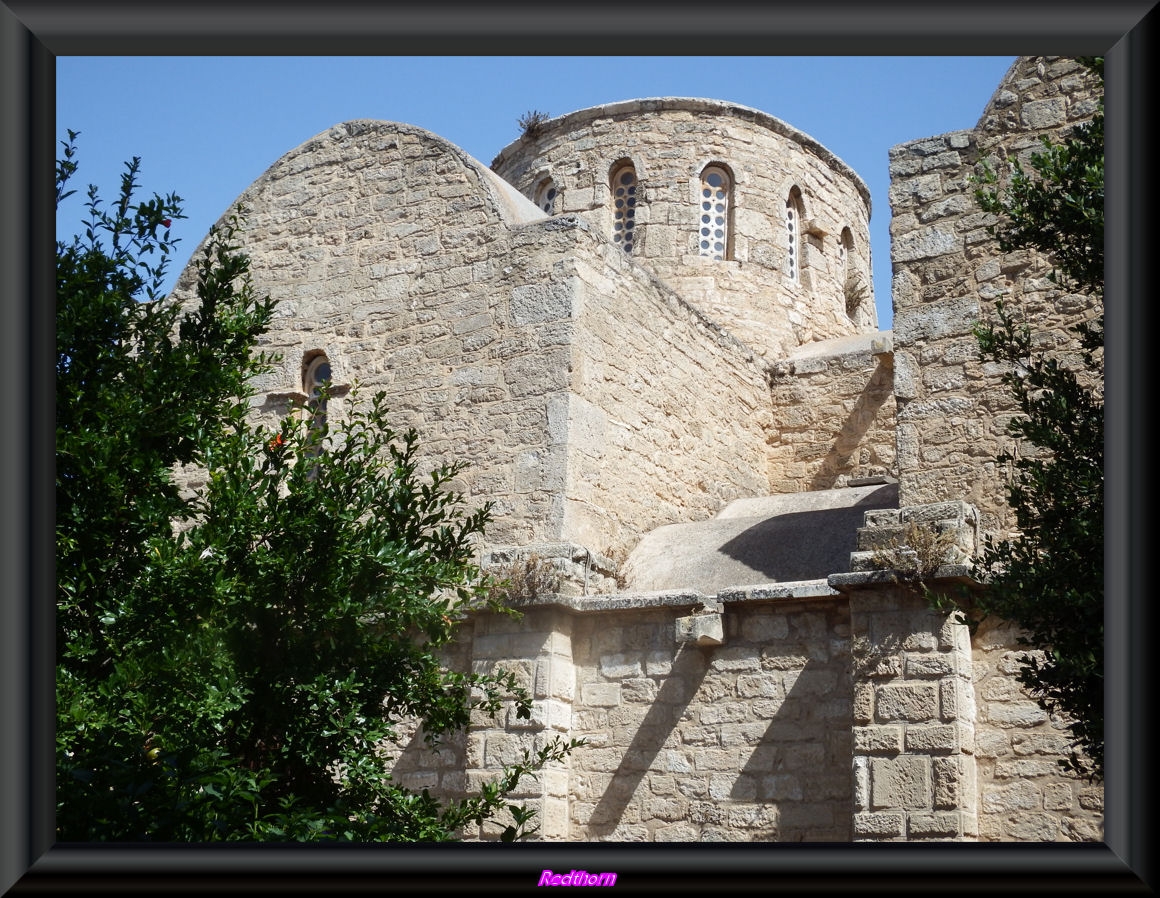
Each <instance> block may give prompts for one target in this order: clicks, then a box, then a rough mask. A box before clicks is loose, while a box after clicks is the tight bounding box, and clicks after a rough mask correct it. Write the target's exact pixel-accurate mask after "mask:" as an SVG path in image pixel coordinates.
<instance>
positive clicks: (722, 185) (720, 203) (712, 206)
mask: <svg viewBox="0 0 1160 898" xmlns="http://www.w3.org/2000/svg"><path fill="white" fill-rule="evenodd" d="M732 191H733V179H732V178H730V177H729V172H727V171H726V170H725V169H724V168H722V167H721V166H719V165H710V166H707V167H706V168H705V170H704V171H703V172H701V219H700V227H699V230H698V237H697V247H698V249H699V250H700V253H701V255H702V256H707V257H708V258H710V259H717V260H718V261H720V260H721V259H726V258H728V255H729V206H730V199H731V194H732Z"/></svg>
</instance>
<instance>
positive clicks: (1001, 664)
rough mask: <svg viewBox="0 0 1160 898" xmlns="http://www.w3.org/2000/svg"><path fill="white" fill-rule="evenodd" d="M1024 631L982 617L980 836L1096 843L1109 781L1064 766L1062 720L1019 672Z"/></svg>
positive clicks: (977, 662)
mask: <svg viewBox="0 0 1160 898" xmlns="http://www.w3.org/2000/svg"><path fill="white" fill-rule="evenodd" d="M1018 636H1019V633H1018V632H1017V631H1016V630H1015V629H1014V628H1013V627H1011V626H1010V625H1005V624H998V623H995V622H990V621H984V623H983V625H982V626H980V628H979V630H978V632H977V633H976V634H975V636H974V639H973V649H974V673H973V679H974V683H975V694H976V697H977V701H978V718H977V721H976V725H975V756H976V758H977V759H978V785H979V838H980V840H982V841H989V842H1011V841H1016V842H1090V841H1100V840H1102V838H1103V806H1104V797H1103V795H1104V793H1103V788H1102V787H1100V786H1098V785H1093V784H1091V783H1088V782H1087V781H1085V780H1081V779H1077V778H1075V777H1072V776H1067V775H1064V774H1062V773H1061V771H1060V768H1059V760H1060V759H1061V758H1066V757H1067V755H1068V750H1069V749H1068V746H1069V742H1068V738H1067V731H1066V728H1065V727H1064V722H1063V721H1062V720H1061V719H1059V718H1058V717H1055V716H1050V715H1048V714H1047V712H1045V711H1044V710H1043V709H1042V708H1040V707H1039V705H1038V703H1036V702H1035V701H1034V700H1032V699H1031V698H1030V696H1028V695H1027V693H1026V691H1025V690H1024V689H1023V687H1022V686H1020V684H1019V682H1018V680H1017V679H1016V674H1017V673H1018V671H1019V668H1020V666H1021V665H1020V664H1019V658H1020V657H1022V656H1023V655H1025V654H1026V653H1027V650H1026V649H1021V648H1018V647H1017V646H1018V642H1017V639H1018Z"/></svg>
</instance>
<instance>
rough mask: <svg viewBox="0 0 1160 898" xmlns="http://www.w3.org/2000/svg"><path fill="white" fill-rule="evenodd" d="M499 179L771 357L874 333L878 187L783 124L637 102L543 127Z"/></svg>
mask: <svg viewBox="0 0 1160 898" xmlns="http://www.w3.org/2000/svg"><path fill="white" fill-rule="evenodd" d="M491 167H492V170H493V171H495V172H496V174H498V175H499V176H500V177H502V178H504V180H506V181H508V182H509V183H511V184H512V185H514V186H515V187H516V188H517V189H518V190H519V191H520V192H522V193H523V194H524V195H525V196H527V197H528V198H529V199H531V200H533V201H534V202H535V203H536V204H537V205H538V206H540V208H541V209H542V210H543V211H545V212H547V213H548V214H549V215H558V214H574V215H580V216H582V217H584V218H586V219H587V220H588V221H589V224H590V225H591V226H592V227H593V228H595V229H597V230H599V231H600V232H601V233H604V234H606V235H607V237H608V240H609V242H610V243H611V244H612V245H613V246H615V247H617V248H619V249H620V251H622V252H624V253H626V254H628V255H630V256H631V257H632V259H633V261H635V262H637V263H639V264H642V265H645V266H647V267H648V268H649V269H650V270H651V271H652V272H653V273H654V274H655V275H656V276H658V277H659V278H661V279H662V280H663V281H665V283H667V284H668V285H669V286H670V287H671V288H672V289H674V290H675V291H677V292H678V293H679V294H680V295H681V296H683V297H684V298H685V299H686V300H688V301H689V302H691V303H692V304H694V305H695V306H697V307H698V308H699V309H701V310H702V311H703V312H704V313H705V314H707V315H708V316H709V317H710V318H712V319H713V320H715V321H716V322H718V323H719V324H720V325H721V326H722V327H724V328H726V329H727V330H728V331H730V332H731V333H732V334H733V335H734V336H736V337H737V338H738V339H740V340H741V341H742V342H744V343H746V344H748V345H749V346H751V347H752V348H753V349H754V350H756V351H757V352H758V353H760V354H761V355H763V356H766V357H767V358H770V359H774V358H777V357H779V356H781V355H784V354H786V353H788V352H791V351H792V350H793V349H795V348H797V347H798V346H801V345H803V344H805V343H809V342H811V341H816V340H825V339H830V338H833V337H842V336H849V335H851V334H858V333H868V332H874V331H877V329H878V316H877V312H876V310H875V306H874V295H873V279H872V277H871V269H870V236H869V222H870V192H869V190H868V189H867V188H866V185H865V184H864V183H863V182H862V180H861V178H859V177H858V175H857V174H855V173H854V171H853V170H852V169H851V168H850V167H849V166H848V165H846V164H845V163H844V162H842V161H841V160H840V159H838V158H837V157H836V156H835V155H834V154H833V153H831V152H830V151H829V150H827V149H826V148H825V147H823V146H822V145H821V144H819V143H818V142H817V141H815V140H814V139H813V138H811V137H809V136H808V135H806V134H803V133H802V132H801V131H798V130H797V129H795V128H793V127H791V126H789V125H787V124H786V123H785V122H783V121H781V120H780V119H777V118H774V117H773V116H771V115H768V114H766V113H764V112H761V111H759V110H756V109H751V108H749V107H746V106H738V105H736V104H732V103H725V102H721V101H718V100H707V99H688V98H673V97H665V98H658V99H646V100H629V101H626V102H621V103H613V104H609V105H604V106H594V107H592V108H590V109H582V110H579V111H577V112H572V113H569V114H567V115H563V116H559V117H557V118H552V119H547V120H544V121H534V122H533V123H532V124H531V126H530V127H528V128H527V129H526V130H525V133H524V134H523V135H522V136H521V137H520V138H519V139H518V140H516V141H515V142H513V143H512V144H510V145H509V146H507V147H506V148H504V150H503V151H502V152H500V154H499V155H498V156H497V157H496V158H495V160H494V161H493V162H492V165H491Z"/></svg>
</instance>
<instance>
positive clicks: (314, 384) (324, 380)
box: [302, 352, 331, 433]
mask: <svg viewBox="0 0 1160 898" xmlns="http://www.w3.org/2000/svg"><path fill="white" fill-rule="evenodd" d="M303 366H304V371H303V375H302V386H303V388H304V390H303V392H305V393H306V408H307V409H308V410H309V412H310V421H311V427H312V429H313V430H314V431H315V433H318V432H320V431H321V430H322V429H323V428H324V427H325V426H326V397H324V396H323V395H322V387H323V385H329V384H330V382H331V370H330V359H328V358H327V357H326V353H324V352H316V353H314V354H308V355H307V357H306V358H305V359H304V360H303Z"/></svg>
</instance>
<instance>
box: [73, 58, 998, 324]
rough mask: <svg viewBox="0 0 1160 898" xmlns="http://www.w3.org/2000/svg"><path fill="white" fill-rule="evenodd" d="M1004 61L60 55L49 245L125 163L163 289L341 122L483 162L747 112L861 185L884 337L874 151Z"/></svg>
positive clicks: (968, 113) (883, 203) (977, 110)
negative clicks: (571, 130)
mask: <svg viewBox="0 0 1160 898" xmlns="http://www.w3.org/2000/svg"><path fill="white" fill-rule="evenodd" d="M1012 62H1014V57H1011V56H966V57H945V56H944V57H931V56H866V57H857V56H834V57H827V56H802V57H789V56H722V57H716V56H715V57H694V56H676V57H665V56H638V57H633V58H628V57H623V56H587V57H581V56H564V57H548V56H543V57H534V56H479V57H471V56H445V57H423V56H402V57H401V56H374V57H367V56H340V57H323V56H318V57H277V56H258V57H243V56H187V57H145V56H131V57H129V56H61V57H58V59H57V137H58V139H63V138H64V137H65V135H66V129H72V130H73V131H79V132H81V135H80V138H79V139H78V148H79V153H78V160H79V163H80V169H79V170H78V172H77V175H76V178H75V184H74V186H77V187H79V188H82V189H78V191H77V194H76V195H75V196H73V197H72V198H71V199H70V200H69V201H67V202H66V204H65V205H64V206H63V207H62V210H61V215H60V220H59V221H58V225H57V233H58V236H61V237H65V236H68V235H71V234H72V233H73V232H75V231H76V230H77V229H78V222H79V221H80V219H81V217H82V215H83V205H82V203H83V194H84V192H85V191H84V189H83V187H84V186H86V185H88V184H90V183H95V184H96V185H98V187H99V188H100V191H101V195H102V197H103V198H104V199H105V200H106V201H111V200H112V199H114V198H115V196H116V193H117V188H118V185H119V181H120V174H121V172H122V170H123V163H124V162H125V161H126V160H127V159H130V158H131V157H133V156H140V157H141V160H142V162H141V175H140V181H141V185H142V194H141V198H142V199H146V198H148V197H149V196H151V195H152V194H153V193H161V194H167V193H171V192H172V193H177V194H178V195H179V196H181V197H182V198H183V200H184V205H185V212H186V215H187V216H188V218H187V219H186V220H185V221H181V222H178V223H176V225H175V229H174V233H175V234H177V235H178V236H180V237H181V239H182V241H183V242H182V243H181V245H180V246H179V247H178V253H177V256H176V258H175V260H174V263H173V265H172V270H171V272H170V280H169V283H168V284H167V285H166V287H167V288H168V286H171V285H172V281H173V280H174V279H175V278H176V276H177V274H178V272H179V271H180V269H181V268H182V267H183V266H184V264H185V263H186V262H187V261H188V258H189V256H190V254H192V253H193V251H194V250H195V249H196V248H197V245H198V243H199V242H200V241H201V239H202V237H203V236H204V235H205V233H206V232H207V231H208V230H209V227H210V225H212V224H213V223H214V222H215V221H216V220H217V219H218V218H219V217H220V216H221V215H222V214H223V213H224V212H226V211H227V210H228V209H229V208H230V207H231V206H232V205H233V203H234V201H235V200H236V199H237V198H238V196H239V195H240V194H241V193H242V192H243V191H244V190H245V189H246V188H247V187H248V186H249V185H250V183H251V182H253V181H254V180H255V179H256V178H258V177H259V176H260V175H261V174H262V173H263V172H264V171H265V170H266V169H267V168H268V167H269V166H270V165H271V164H273V163H274V162H275V161H276V160H277V159H278V158H279V157H281V156H282V155H283V154H284V153H286V152H288V151H289V150H291V149H293V148H294V147H296V146H298V145H299V144H300V143H303V142H304V141H306V140H308V139H310V138H311V137H313V136H314V135H316V134H318V133H319V132H321V131H325V130H326V129H328V128H329V127H330V126H331V125H334V124H337V123H339V122H344V121H348V120H350V119H357V118H369V119H382V120H388V121H397V122H406V123H408V124H412V125H418V126H420V127H423V128H426V129H428V130H430V131H433V132H435V133H436V134H438V135H440V136H441V137H444V138H446V139H448V140H450V141H451V142H452V143H455V144H457V145H459V146H460V147H462V148H463V149H464V150H466V151H467V152H468V153H470V154H471V155H472V156H474V157H475V158H476V159H478V160H479V161H480V162H482V163H484V164H485V165H488V164H490V163H491V160H492V159H493V158H495V156H496V154H498V153H499V151H500V150H501V149H503V148H504V147H505V146H507V144H509V143H510V142H511V141H513V140H515V139H516V137H518V136H519V128H518V126H517V124H516V123H517V121H518V119H519V118H520V116H522V115H523V114H524V113H526V112H528V111H529V110H533V109H535V110H539V111H541V112H547V113H549V114H550V115H553V116H555V115H563V114H564V113H566V112H572V111H573V110H576V109H584V108H586V107H589V106H597V105H601V104H604V103H613V102H617V101H619V100H628V99H634V98H640V97H661V96H682V97H709V98H712V99H719V100H726V101H729V102H734V103H741V104H743V105H746V106H752V107H754V108H757V109H760V110H762V111H764V112H768V113H770V114H771V115H774V116H776V117H777V118H780V119H782V120H783V121H785V122H787V123H788V124H790V125H793V126H794V127H796V128H798V129H800V130H801V131H804V132H805V133H807V134H809V135H810V136H811V137H813V138H815V139H816V140H818V141H819V142H820V143H822V144H823V145H824V146H825V147H827V148H828V149H829V150H831V151H832V152H833V153H835V154H836V155H837V156H838V157H839V158H841V159H842V160H843V161H845V162H846V163H847V164H848V165H849V166H850V167H851V168H853V169H854V170H855V171H856V172H858V174H859V175H860V176H861V177H862V179H863V180H864V181H865V182H866V185H867V186H868V187H869V188H870V193H871V197H872V202H873V212H872V216H871V221H870V231H871V252H872V256H873V263H874V273H875V274H874V287H875V293H876V296H877V303H878V319H879V325H880V326H881V327H882V328H884V329H886V328H889V327H891V325H892V320H893V319H892V314H891V309H890V242H889V231H888V226H889V220H890V206H889V200H888V195H887V191H888V188H889V179H888V174H887V153H888V151H889V149H890V148H891V147H892V146H894V145H896V144H899V143H904V142H906V141H909V140H915V139H917V138H922V137H930V136H932V135H935V134H942V133H944V132H946V131H954V130H959V129H962V128H971V127H973V126H974V125H975V123H976V122H977V121H978V118H979V115H980V114H981V113H982V110H983V107H984V105H985V104H986V103H987V101H988V100H989V99H990V98H991V95H992V93H993V92H994V90H995V88H996V86H997V85H998V83H999V79H1000V78H1002V77H1003V75H1004V74H1005V73H1006V71H1007V69H1008V68H1009V67H1010V65H1011V63H1012Z"/></svg>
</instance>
